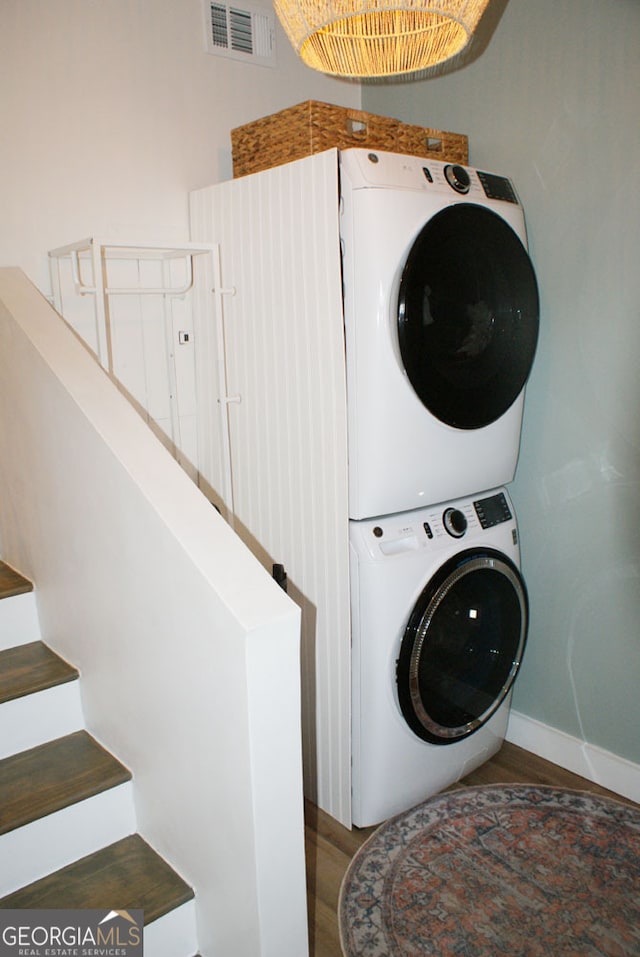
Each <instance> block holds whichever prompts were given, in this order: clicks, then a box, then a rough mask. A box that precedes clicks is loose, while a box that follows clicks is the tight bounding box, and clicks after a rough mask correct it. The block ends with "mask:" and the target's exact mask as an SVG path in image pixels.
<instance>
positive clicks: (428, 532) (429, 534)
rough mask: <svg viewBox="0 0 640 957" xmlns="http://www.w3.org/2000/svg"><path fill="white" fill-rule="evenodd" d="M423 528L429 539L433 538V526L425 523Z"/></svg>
mask: <svg viewBox="0 0 640 957" xmlns="http://www.w3.org/2000/svg"><path fill="white" fill-rule="evenodd" d="M422 527H423V528H424V530H425V533H426V536H427V538H433V532H432V530H431V526H430V525H429V522H423V523H422Z"/></svg>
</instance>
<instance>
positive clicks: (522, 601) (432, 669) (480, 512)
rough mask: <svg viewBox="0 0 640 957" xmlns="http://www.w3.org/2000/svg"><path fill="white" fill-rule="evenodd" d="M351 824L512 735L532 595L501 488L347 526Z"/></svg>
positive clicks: (432, 784) (405, 801) (437, 786)
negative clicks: (513, 707)
mask: <svg viewBox="0 0 640 957" xmlns="http://www.w3.org/2000/svg"><path fill="white" fill-rule="evenodd" d="M350 548H351V570H350V571H351V605H352V767H353V778H352V796H353V823H354V824H356V825H357V826H361V827H364V826H368V825H370V824H376V823H378V822H380V821H382V820H385V819H387V818H388V817H390V816H392V815H393V814H397V813H399V812H400V811H403V810H405V809H406V808H409V807H411V806H413V805H414V804H417V803H418V802H420V801H422V800H424V799H426V798H427V797H429V796H430V795H432V794H435V793H436V792H438V791H440V790H442V789H443V788H445V787H447V786H448V785H450V784H452V783H453V782H455V781H457V780H458V779H459V778H461V777H463V776H464V775H465V774H467V773H468V772H470V771H471V770H473V769H474V768H476V767H478V766H479V765H480V764H482V763H483V762H484V761H486V760H488V759H489V758H490V757H491V756H492V755H493V754H494V753H495V752H496V751H497V750H498V749H499V748H500V746H501V744H502V741H503V739H504V735H505V731H506V726H507V720H508V714H509V703H510V697H511V688H512V685H513V682H514V680H515V678H516V675H517V673H518V670H519V667H520V662H521V660H522V655H523V651H524V646H525V641H526V635H527V626H528V602H527V593H526V588H525V584H524V581H523V579H522V576H521V574H520V570H519V547H518V531H517V525H516V518H515V514H514V511H513V506H512V504H511V502H510V500H509V497H508V495H507V492H506V491H505V490H504V489H497V490H492V491H491V492H489V493H487V494H482V495H477V496H474V497H471V498H463V499H458V500H456V501H453V502H449V503H446V504H444V505H440V506H434V507H431V508H426V509H419V510H417V511H413V512H409V513H400V514H394V515H387V516H384V517H383V518H376V519H366V520H363V521H358V522H356V521H352V522H350Z"/></svg>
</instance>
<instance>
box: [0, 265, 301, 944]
mask: <svg viewBox="0 0 640 957" xmlns="http://www.w3.org/2000/svg"><path fill="white" fill-rule="evenodd" d="M0 410H1V412H0V487H1V488H2V495H1V496H0V540H1V542H2V557H3V558H4V559H5V560H6V561H8V562H9V563H10V564H11V565H13V566H14V567H16V568H18V569H19V570H20V571H22V572H23V573H24V574H25V575H27V576H29V577H31V578H32V579H33V580H34V581H35V583H36V589H37V591H36V594H37V601H38V609H39V616H40V621H41V626H42V633H43V637H44V640H45V641H46V642H47V643H48V644H50V645H51V646H52V647H53V648H55V649H56V650H57V651H59V652H60V653H61V654H62V655H63V656H64V657H65V658H67V659H68V660H70V661H72V662H73V663H74V664H76V665H77V666H78V668H79V670H80V673H81V689H82V697H83V706H84V711H85V716H86V719H87V725H88V728H89V730H90V731H91V732H93V733H94V734H95V736H96V737H97V738H98V739H99V740H100V741H101V742H103V744H105V746H106V747H107V748H108V749H109V750H111V751H112V752H113V753H114V754H116V755H117V756H118V757H119V758H120V759H121V760H122V761H123V762H124V763H125V764H126V765H128V767H130V768H131V770H132V771H133V775H134V786H135V800H136V810H137V816H138V829H139V831H140V833H141V834H142V835H143V836H144V837H145V838H146V839H147V840H148V841H149V842H150V843H151V844H152V845H153V846H154V847H156V848H157V849H158V850H159V851H160V852H161V853H162V854H163V855H164V856H165V857H166V858H167V859H168V860H169V861H170V863H172V864H173V866H174V867H175V868H176V869H177V870H178V871H179V872H180V873H181V874H182V875H183V876H184V877H185V878H186V880H188V881H189V882H190V883H191V884H192V885H193V887H194V888H195V891H196V907H197V914H198V928H199V948H200V953H201V954H202V955H203V957H228V955H230V954H233V955H234V957H304V955H305V954H306V953H307V931H306V896H305V869H304V823H303V813H302V762H301V731H300V685H299V666H300V665H299V611H298V609H297V607H296V606H295V605H294V604H293V602H291V601H290V599H289V598H288V597H287V596H286V595H285V594H284V592H283V591H282V590H281V589H279V588H278V586H277V585H276V584H275V583H274V582H273V581H272V580H271V578H270V577H269V575H268V574H267V573H266V572H265V571H264V569H263V568H262V567H261V566H260V565H259V564H258V562H257V561H256V560H255V559H254V558H253V556H252V555H251V553H250V552H249V551H248V549H247V548H246V547H245V546H244V545H243V544H242V543H241V542H240V540H239V539H238V538H237V537H236V535H235V534H234V533H233V531H232V530H231V529H230V528H229V526H228V525H227V524H226V523H225V522H224V521H223V520H222V518H221V517H220V516H219V515H218V514H217V512H216V511H215V509H213V508H212V506H211V505H210V504H209V503H208V502H207V501H206V499H205V498H204V497H203V496H202V495H201V494H200V492H199V491H198V490H197V488H196V486H195V485H194V484H193V483H192V482H191V481H190V480H189V479H188V477H187V476H186V475H185V473H184V472H183V471H182V470H181V469H180V467H179V466H178V465H177V464H176V463H175V462H174V460H173V459H172V458H171V457H170V455H169V454H168V453H167V452H166V451H165V449H164V448H163V447H162V446H161V445H160V443H159V442H158V441H157V440H156V439H155V437H154V436H153V435H152V434H151V432H150V431H149V429H148V428H147V427H146V426H145V425H144V423H143V422H142V420H141V419H140V418H139V417H138V415H137V414H136V413H135V411H134V410H133V409H132V407H131V406H130V405H129V404H128V403H127V402H126V400H125V399H124V398H123V397H122V396H121V395H120V394H119V393H118V392H117V390H116V389H115V387H114V386H113V385H112V383H111V382H110V381H109V379H108V378H107V376H106V375H105V374H104V373H103V372H102V370H101V369H100V368H99V367H98V366H97V364H96V363H95V362H94V360H93V359H92V358H91V357H90V355H89V353H88V352H87V350H86V349H85V348H84V347H83V345H82V344H81V343H80V341H79V340H77V339H76V337H75V336H74V335H73V333H72V332H71V331H70V330H69V329H68V327H67V326H66V325H65V324H64V323H63V322H62V321H61V320H60V319H59V318H58V317H57V315H56V314H55V312H54V311H53V309H51V307H50V306H49V305H48V304H47V303H46V301H45V300H44V298H42V297H41V296H40V295H39V293H38V292H37V290H36V289H35V288H34V287H33V286H32V285H31V284H30V283H29V282H28V281H27V279H26V278H25V277H24V275H23V274H22V273H21V272H20V270H17V269H2V270H0ZM275 849H277V853H276V852H275Z"/></svg>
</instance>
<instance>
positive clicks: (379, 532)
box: [373, 525, 384, 538]
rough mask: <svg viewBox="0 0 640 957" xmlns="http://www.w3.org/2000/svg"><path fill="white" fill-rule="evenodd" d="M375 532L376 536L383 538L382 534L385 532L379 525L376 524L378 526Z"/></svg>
mask: <svg viewBox="0 0 640 957" xmlns="http://www.w3.org/2000/svg"><path fill="white" fill-rule="evenodd" d="M373 534H374V535H375V536H376V538H382V536H383V535H384V532H383V531H382V529H381V528H380V526H379V525H376V527H375V528H374V530H373Z"/></svg>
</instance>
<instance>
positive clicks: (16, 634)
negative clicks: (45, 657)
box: [0, 592, 40, 651]
mask: <svg viewBox="0 0 640 957" xmlns="http://www.w3.org/2000/svg"><path fill="white" fill-rule="evenodd" d="M39 640H40V622H39V621H38V611H37V608H36V597H35V594H34V593H33V592H28V593H27V594H26V595H14V596H13V598H3V599H2V601H0V651H4V649H5V648H13V647H14V646H15V645H26V644H28V642H30V641H39Z"/></svg>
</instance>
